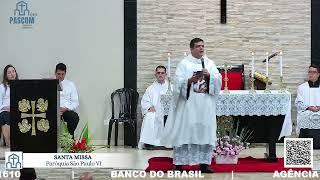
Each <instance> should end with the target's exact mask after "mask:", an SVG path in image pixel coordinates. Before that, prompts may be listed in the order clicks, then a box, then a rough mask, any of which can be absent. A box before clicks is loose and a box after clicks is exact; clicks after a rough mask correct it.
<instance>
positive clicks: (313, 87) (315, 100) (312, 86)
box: [295, 64, 320, 148]
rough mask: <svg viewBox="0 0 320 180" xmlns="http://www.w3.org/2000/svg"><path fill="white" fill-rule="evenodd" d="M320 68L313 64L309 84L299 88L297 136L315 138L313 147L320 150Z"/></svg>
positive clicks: (310, 69)
mask: <svg viewBox="0 0 320 180" xmlns="http://www.w3.org/2000/svg"><path fill="white" fill-rule="evenodd" d="M319 76H320V67H319V66H318V65H315V64H312V65H310V67H309V70H308V82H305V83H303V84H301V85H300V86H299V87H298V91H297V98H296V100H295V105H296V107H297V111H298V114H297V128H296V131H297V134H299V137H302V138H314V140H313V145H314V147H315V148H320V87H319V83H320V81H319Z"/></svg>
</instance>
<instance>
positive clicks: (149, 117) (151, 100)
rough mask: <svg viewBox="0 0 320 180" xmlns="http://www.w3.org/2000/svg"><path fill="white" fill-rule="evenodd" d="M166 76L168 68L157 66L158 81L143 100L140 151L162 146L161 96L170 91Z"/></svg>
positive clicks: (162, 118)
mask: <svg viewBox="0 0 320 180" xmlns="http://www.w3.org/2000/svg"><path fill="white" fill-rule="evenodd" d="M166 75H167V73H166V68H165V67H164V66H157V68H156V70H155V77H156V80H155V81H154V82H153V84H152V85H150V86H149V87H148V88H147V90H146V92H145V93H144V95H143V97H142V99H141V111H142V115H143V122H142V126H141V133H140V141H139V145H138V147H139V148H140V149H141V148H145V149H153V147H154V146H161V144H160V136H161V132H162V130H163V127H164V123H165V122H164V115H163V113H162V106H161V103H160V96H161V95H162V94H165V93H166V92H167V90H168V81H166Z"/></svg>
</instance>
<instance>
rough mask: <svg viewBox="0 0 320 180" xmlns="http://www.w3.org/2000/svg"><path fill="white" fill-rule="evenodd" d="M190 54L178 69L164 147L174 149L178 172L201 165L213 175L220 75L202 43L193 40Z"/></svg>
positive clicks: (202, 169) (163, 138)
mask: <svg viewBox="0 0 320 180" xmlns="http://www.w3.org/2000/svg"><path fill="white" fill-rule="evenodd" d="M190 50H191V54H190V55H188V56H187V57H185V58H184V59H183V60H182V61H181V62H180V63H179V64H178V66H177V69H176V74H175V85H174V91H173V101H172V104H171V106H170V111H169V115H168V119H167V122H166V125H165V129H164V133H163V137H162V138H161V143H163V144H164V145H165V146H169V147H170V146H173V163H174V164H175V170H179V171H181V170H182V165H198V164H200V170H201V171H202V172H203V173H212V172H213V170H212V169H211V168H210V166H209V165H210V164H211V159H212V152H213V150H214V148H215V144H216V139H217V138H216V129H217V125H216V100H217V97H218V95H219V92H220V89H221V75H220V73H219V71H218V69H217V68H216V65H215V64H214V62H213V61H211V60H210V59H208V57H207V56H205V55H204V54H205V51H204V41H203V40H202V39H200V38H194V39H192V40H191V42H190Z"/></svg>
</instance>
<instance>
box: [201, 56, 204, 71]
mask: <svg viewBox="0 0 320 180" xmlns="http://www.w3.org/2000/svg"><path fill="white" fill-rule="evenodd" d="M201 64H202V69H204V59H203V57H202V58H201Z"/></svg>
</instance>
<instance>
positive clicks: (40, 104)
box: [18, 98, 50, 136]
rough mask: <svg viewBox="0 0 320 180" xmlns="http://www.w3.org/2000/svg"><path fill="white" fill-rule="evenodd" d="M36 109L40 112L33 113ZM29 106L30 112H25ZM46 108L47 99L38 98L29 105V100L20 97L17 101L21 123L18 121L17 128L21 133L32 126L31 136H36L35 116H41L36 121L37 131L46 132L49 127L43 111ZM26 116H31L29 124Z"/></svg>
mask: <svg viewBox="0 0 320 180" xmlns="http://www.w3.org/2000/svg"><path fill="white" fill-rule="evenodd" d="M36 107H37V111H39V112H41V113H35V111H36ZM30 108H31V113H27V112H28V111H29V110H30ZM47 109H48V100H46V101H45V100H44V99H42V98H39V99H38V101H37V106H36V101H31V107H30V102H29V100H26V99H22V100H21V101H19V111H20V112H21V119H22V121H21V123H20V122H19V123H18V126H19V129H20V131H21V132H22V133H26V132H28V131H29V130H30V128H32V130H31V136H36V118H41V119H40V120H38V121H37V129H38V130H39V131H44V132H47V131H48V129H49V128H50V127H49V121H48V120H47V119H46V118H47V117H46V116H47V114H46V113H45V112H46V111H47ZM27 118H32V122H31V125H30V124H29V123H28V120H27Z"/></svg>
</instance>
